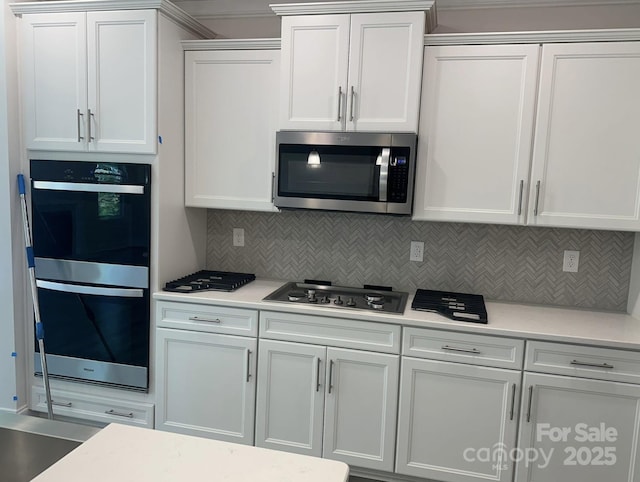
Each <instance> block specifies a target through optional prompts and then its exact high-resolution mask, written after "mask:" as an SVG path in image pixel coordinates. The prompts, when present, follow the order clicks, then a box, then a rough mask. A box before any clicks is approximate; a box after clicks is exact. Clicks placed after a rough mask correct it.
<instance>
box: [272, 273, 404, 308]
mask: <svg viewBox="0 0 640 482" xmlns="http://www.w3.org/2000/svg"><path fill="white" fill-rule="evenodd" d="M381 288H382V287H379V286H367V285H365V286H364V287H363V288H351V287H346V286H331V285H330V284H329V283H326V282H325V283H322V282H314V281H308V282H307V281H305V282H304V283H299V282H295V281H292V282H289V283H286V284H285V285H283V286H281V287H280V288H278V289H277V290H276V291H274V292H273V293H271V294H269V295H267V296H266V297H265V298H264V301H277V302H283V303H296V304H299V305H314V306H324V307H328V308H338V309H343V310H369V311H379V312H384V313H398V314H402V313H404V309H405V306H406V304H407V298H408V294H407V293H404V292H401V291H392V290H390V289H381Z"/></svg>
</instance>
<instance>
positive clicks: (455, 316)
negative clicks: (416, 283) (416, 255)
mask: <svg viewBox="0 0 640 482" xmlns="http://www.w3.org/2000/svg"><path fill="white" fill-rule="evenodd" d="M411 309H413V310H418V311H433V312H435V313H439V314H441V315H444V316H446V317H447V318H451V319H452V320H456V321H472V322H474V323H487V321H488V320H487V308H486V307H485V305H484V297H483V296H482V295H473V294H469V293H454V292H452V291H436V290H423V289H419V290H417V291H416V295H415V296H414V297H413V301H412V302H411Z"/></svg>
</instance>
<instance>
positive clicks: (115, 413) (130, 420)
mask: <svg viewBox="0 0 640 482" xmlns="http://www.w3.org/2000/svg"><path fill="white" fill-rule="evenodd" d="M51 399H52V401H53V414H54V416H55V415H63V416H65V417H73V418H79V419H82V420H93V421H94V422H101V423H105V424H107V423H112V422H116V423H124V424H126V425H136V426H138V427H146V428H153V416H154V406H153V404H151V403H142V402H133V401H130V400H118V399H111V398H105V397H97V396H94V395H85V394H83V393H75V392H68V391H66V390H51ZM30 408H31V410H34V411H36V412H46V411H47V397H46V395H45V393H44V388H43V387H38V386H32V387H31V405H30Z"/></svg>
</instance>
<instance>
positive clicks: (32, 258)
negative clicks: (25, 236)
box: [27, 246, 36, 268]
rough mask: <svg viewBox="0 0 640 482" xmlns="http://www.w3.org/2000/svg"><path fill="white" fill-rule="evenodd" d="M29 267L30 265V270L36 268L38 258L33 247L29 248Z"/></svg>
mask: <svg viewBox="0 0 640 482" xmlns="http://www.w3.org/2000/svg"><path fill="white" fill-rule="evenodd" d="M27 265H29V268H35V267H36V257H35V255H34V254H33V247H32V246H27Z"/></svg>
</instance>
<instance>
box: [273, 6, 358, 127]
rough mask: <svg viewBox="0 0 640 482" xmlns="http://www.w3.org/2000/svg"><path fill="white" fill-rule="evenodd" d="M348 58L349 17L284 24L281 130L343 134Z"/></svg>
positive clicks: (299, 18) (298, 19) (314, 17)
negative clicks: (330, 131) (324, 131)
mask: <svg viewBox="0 0 640 482" xmlns="http://www.w3.org/2000/svg"><path fill="white" fill-rule="evenodd" d="M348 55H349V15H308V16H295V17H283V18H282V75H281V82H282V98H281V104H280V113H281V118H280V127H281V128H283V129H309V130H313V129H317V130H340V129H341V128H342V126H343V123H344V102H345V100H346V90H347V63H348Z"/></svg>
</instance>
